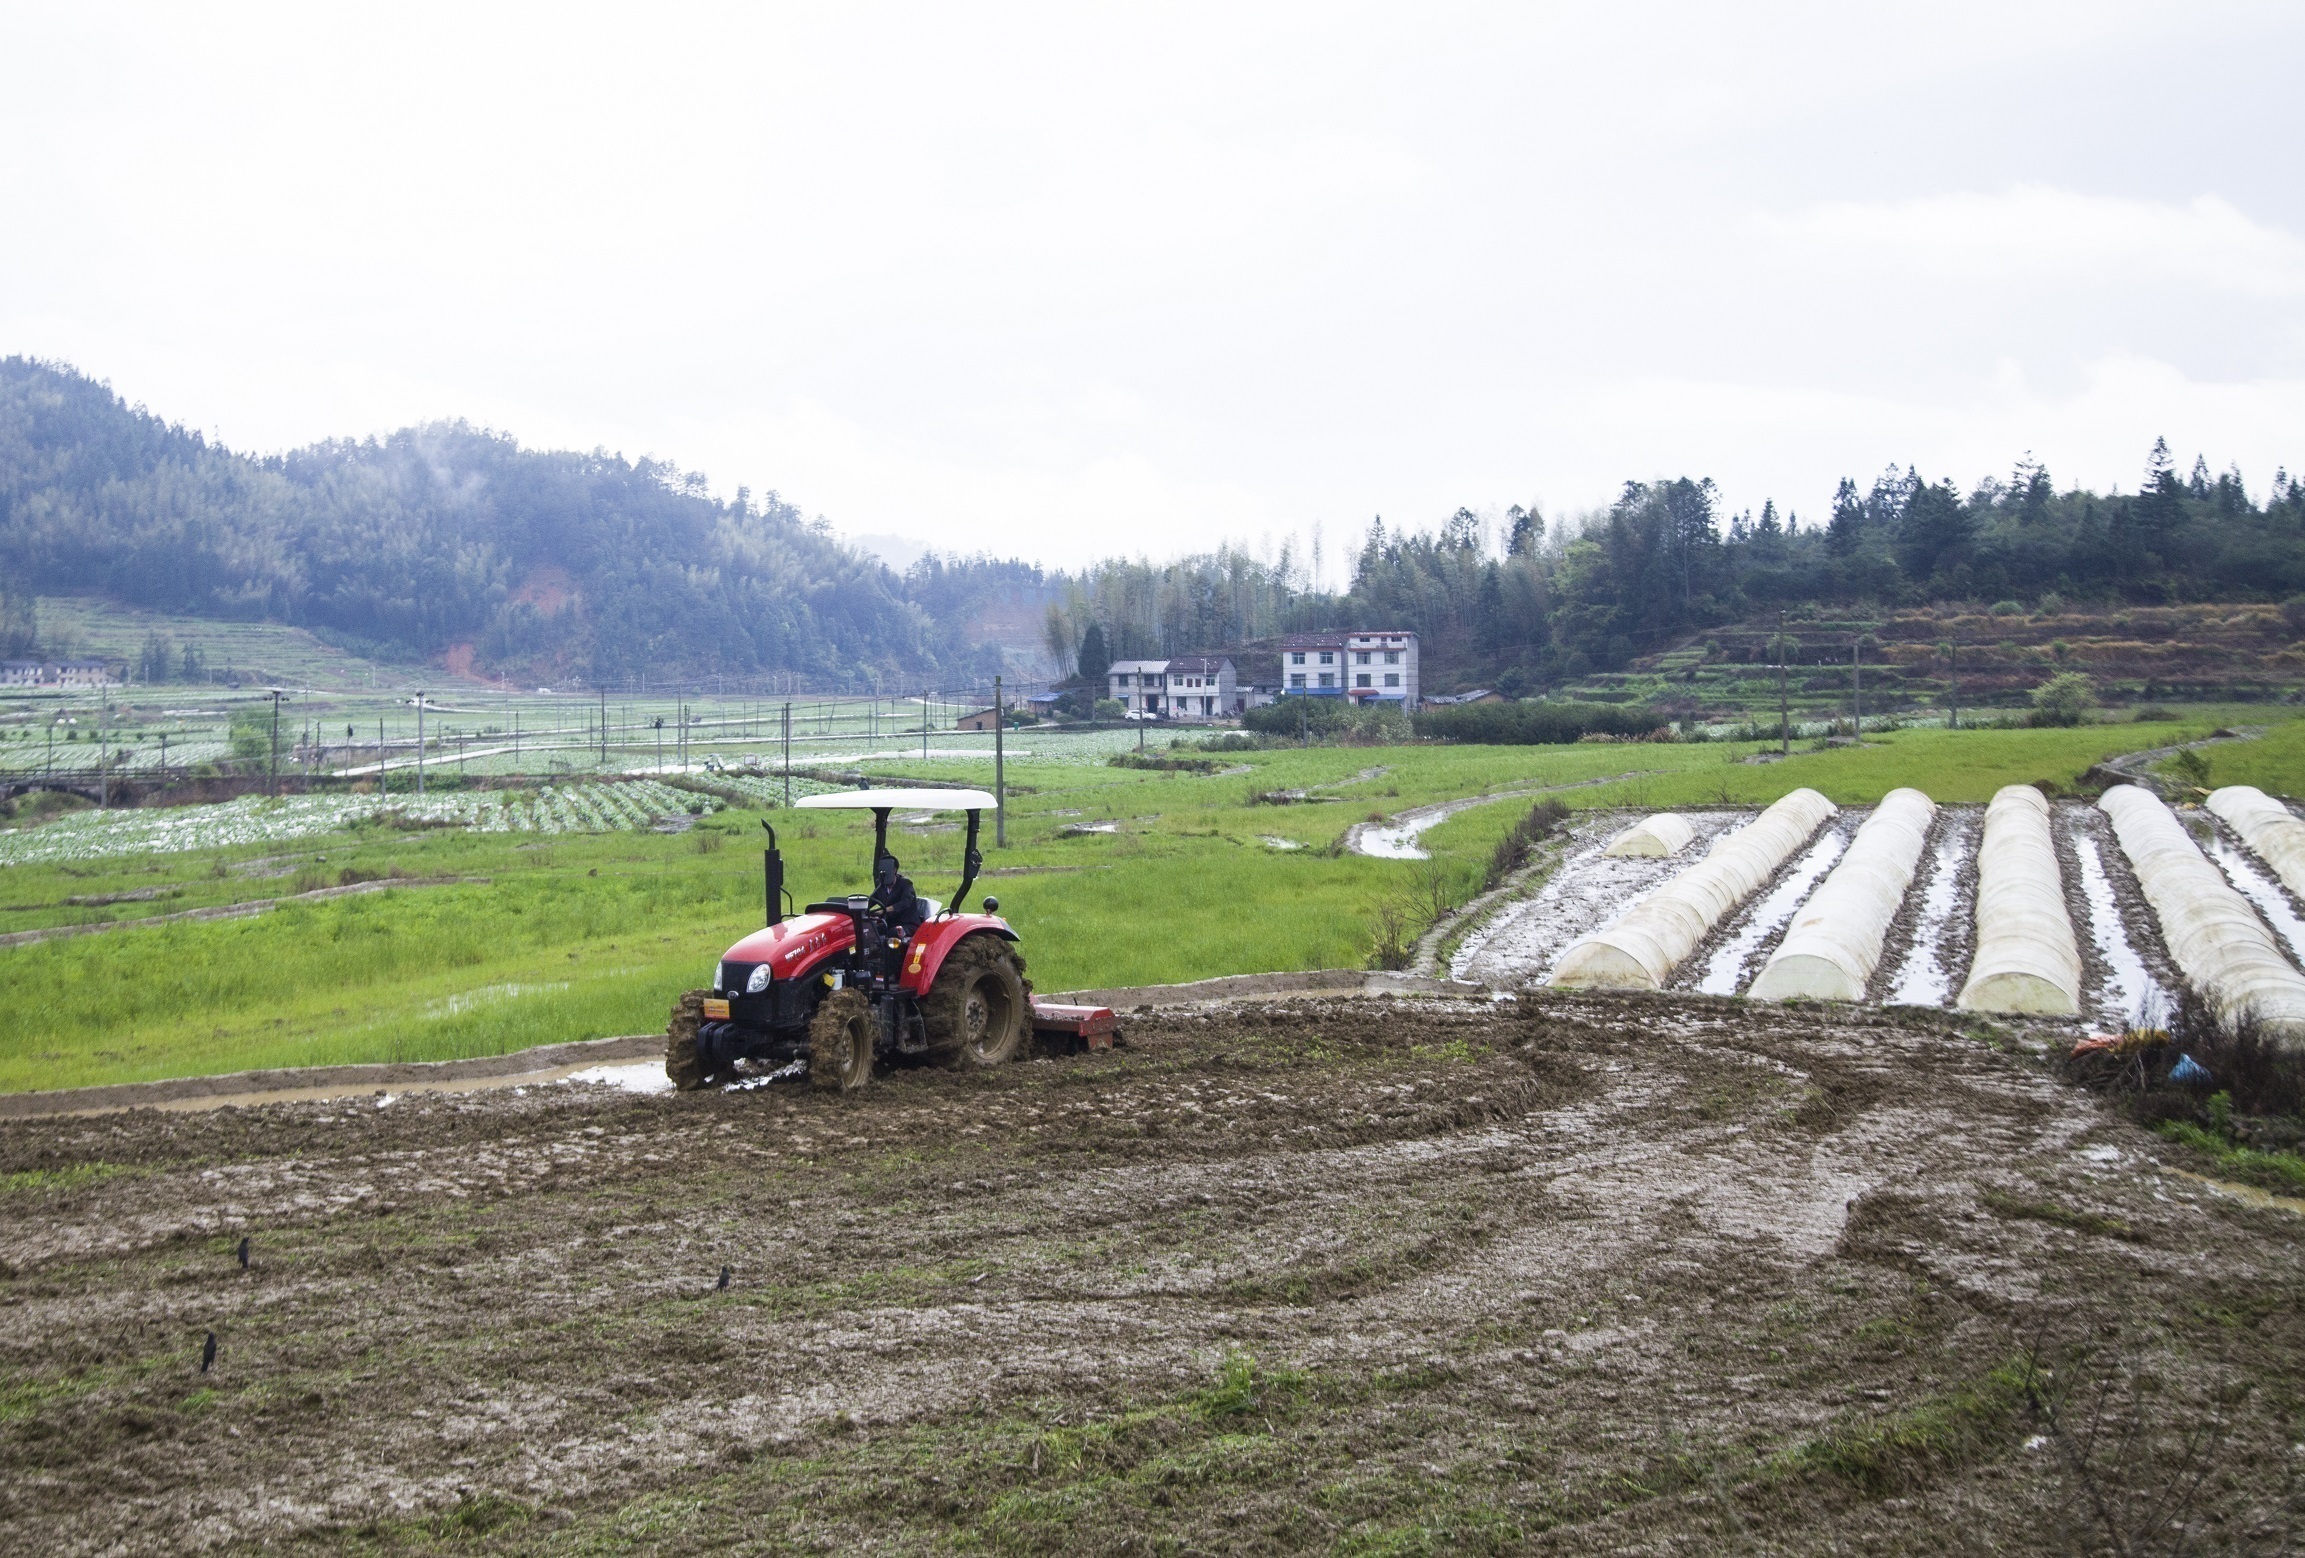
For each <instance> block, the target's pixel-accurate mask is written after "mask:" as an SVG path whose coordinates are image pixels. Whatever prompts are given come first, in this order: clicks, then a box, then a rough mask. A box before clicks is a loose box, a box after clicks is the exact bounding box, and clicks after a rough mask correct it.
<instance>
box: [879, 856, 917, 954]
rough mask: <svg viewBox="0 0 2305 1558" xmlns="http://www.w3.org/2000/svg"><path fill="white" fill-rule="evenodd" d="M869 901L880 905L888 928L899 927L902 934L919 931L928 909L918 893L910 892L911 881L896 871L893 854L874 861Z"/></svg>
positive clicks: (897, 867) (897, 868)
mask: <svg viewBox="0 0 2305 1558" xmlns="http://www.w3.org/2000/svg"><path fill="white" fill-rule="evenodd" d="M872 901H873V902H874V903H877V904H879V905H880V909H881V912H882V913H883V914H885V915H887V916H888V922H889V924H891V925H894V926H897V927H900V928H901V929H902V930H903V931H904V932H905V934H907V935H910V934H911V933H912V932H914V931H916V930H918V929H920V926H921V922H922V921H923V920H926V919H927V918H928V906H927V905H926V904H924V903H922V902H921V901H920V894H918V893H916V892H914V891H913V890H912V878H911V877H909V876H906V875H905V874H904V873H903V871H902V870H901V869H900V868H899V866H898V862H897V858H896V856H894V855H883V856H881V857H880V858H879V859H878V860H876V861H874V862H873V867H872Z"/></svg>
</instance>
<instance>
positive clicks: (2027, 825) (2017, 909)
mask: <svg viewBox="0 0 2305 1558" xmlns="http://www.w3.org/2000/svg"><path fill="white" fill-rule="evenodd" d="M1953 1004H1954V1005H1956V1006H1958V1007H1960V1008H1961V1009H1962V1010H1963V1011H1969V1012H2026V1013H2030V1014H2032V1015H2035V1016H2041V1017H2072V1016H2077V1015H2078V1014H2079V1013H2080V1010H2081V949H2080V947H2079V946H2078V945H2077V944H2076V943H2075V942H2074V940H2073V921H2072V918H2071V917H2070V916H2069V915H2067V914H2066V912H2065V879H2064V874H2063V873H2062V872H2061V871H2059V870H2058V868H2057V848H2056V845H2055V844H2053V843H2052V842H2051V841H2050V838H2049V801H2048V798H2047V797H2046V796H2044V795H2043V794H2042V793H2041V792H2040V791H2039V790H2036V789H2034V788H2033V787H2032V786H2031V785H2029V784H2012V785H2007V786H2005V787H2003V788H2002V789H2001V790H1999V791H1998V792H1996V793H1995V795H1994V796H1993V803H1992V804H1991V805H1990V806H1987V807H1986V808H1985V837H1984V841H1983V842H1982V843H1980V844H1979V845H1978V846H1977V955H1976V957H1975V959H1974V960H1973V961H1972V962H1971V963H1970V965H1969V982H1968V983H1967V984H1965V985H1963V986H1962V987H1961V995H1960V998H1959V999H1958V1000H1957V1001H1955V1002H1954V1003H1953Z"/></svg>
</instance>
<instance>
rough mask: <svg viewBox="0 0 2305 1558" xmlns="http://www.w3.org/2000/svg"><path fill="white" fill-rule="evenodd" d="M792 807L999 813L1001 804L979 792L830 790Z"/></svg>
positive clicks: (802, 800) (841, 809)
mask: <svg viewBox="0 0 2305 1558" xmlns="http://www.w3.org/2000/svg"><path fill="white" fill-rule="evenodd" d="M792 804H793V806H794V807H795V808H796V809H797V808H800V807H808V808H810V809H812V810H816V811H833V810H839V811H998V810H1000V802H999V801H997V800H995V799H993V797H992V796H990V795H988V794H987V793H985V792H984V791H982V790H833V791H829V792H827V793H826V794H823V795H804V796H802V797H801V798H800V799H799V800H797V801H794V802H793V803H792Z"/></svg>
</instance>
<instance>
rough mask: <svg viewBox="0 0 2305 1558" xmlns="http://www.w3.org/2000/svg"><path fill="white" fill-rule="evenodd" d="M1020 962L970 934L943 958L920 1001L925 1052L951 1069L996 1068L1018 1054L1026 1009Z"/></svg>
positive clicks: (1002, 947)
mask: <svg viewBox="0 0 2305 1558" xmlns="http://www.w3.org/2000/svg"><path fill="white" fill-rule="evenodd" d="M1030 988H1031V987H1030V986H1028V985H1027V984H1026V983H1025V981H1024V960H1023V959H1022V958H1020V957H1018V956H1017V955H1016V953H1014V952H1013V951H1011V950H1010V949H1009V945H1008V943H1007V942H1005V941H1003V940H1001V939H1000V938H999V937H998V936H992V935H976V936H971V937H969V938H968V939H967V940H965V941H963V942H962V943H961V944H960V945H959V946H957V947H955V948H953V949H952V951H951V952H950V953H948V954H947V955H946V956H945V960H944V966H943V967H942V968H940V969H938V970H937V972H936V983H935V984H933V985H931V986H930V987H929V992H928V998H927V999H926V1000H924V1001H922V1002H921V1017H922V1019H923V1020H924V1021H925V1022H926V1024H927V1026H928V1042H929V1047H930V1048H931V1049H932V1050H934V1051H935V1052H936V1054H937V1058H938V1059H940V1060H942V1061H943V1062H944V1063H945V1064H946V1065H948V1066H952V1067H955V1068H965V1067H969V1066H997V1065H1000V1064H1002V1063H1004V1062H1006V1061H1010V1060H1014V1059H1015V1058H1016V1057H1017V1056H1019V1055H1021V1054H1023V1053H1024V1050H1025V1046H1026V1045H1027V1044H1028V1043H1029V1042H1030V1041H1031V1038H1032V1007H1031V1006H1030V1004H1028V1003H1029V997H1028V995H1027V992H1028V991H1029V989H1030Z"/></svg>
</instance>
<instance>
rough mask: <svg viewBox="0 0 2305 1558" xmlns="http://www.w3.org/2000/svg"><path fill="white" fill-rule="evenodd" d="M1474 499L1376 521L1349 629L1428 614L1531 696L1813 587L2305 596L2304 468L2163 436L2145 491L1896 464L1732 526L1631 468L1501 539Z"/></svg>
mask: <svg viewBox="0 0 2305 1558" xmlns="http://www.w3.org/2000/svg"><path fill="white" fill-rule="evenodd" d="M1483 529H1484V527H1483V525H1482V523H1481V521H1480V520H1479V518H1478V517H1477V516H1475V515H1474V514H1472V513H1471V512H1470V511H1468V510H1462V509H1460V510H1459V511H1458V512H1457V513H1456V514H1455V515H1454V516H1453V517H1452V518H1451V519H1450V520H1449V521H1448V522H1447V523H1445V524H1443V525H1442V526H1441V527H1439V529H1438V530H1437V531H1433V532H1426V533H1417V534H1405V535H1404V534H1401V533H1398V532H1388V531H1387V530H1386V529H1385V527H1384V525H1383V524H1382V522H1381V521H1380V522H1378V523H1377V524H1374V525H1372V526H1371V527H1370V529H1369V534H1368V539H1367V542H1366V544H1365V545H1364V546H1363V548H1362V551H1361V556H1360V560H1359V564H1358V566H1357V568H1356V570H1355V573H1354V578H1353V585H1352V589H1351V591H1350V592H1349V593H1348V594H1347V595H1346V596H1345V597H1344V598H1343V599H1342V600H1341V601H1338V602H1336V603H1335V605H1334V607H1333V609H1332V611H1331V615H1332V616H1333V618H1334V620H1335V621H1336V622H1337V623H1338V624H1339V625H1342V624H1344V623H1346V622H1350V623H1351V624H1353V625H1354V626H1365V627H1404V628H1413V629H1415V630H1416V631H1417V632H1418V633H1419V634H1420V635H1421V636H1422V638H1423V640H1424V648H1425V654H1426V664H1427V665H1428V666H1429V667H1433V666H1437V667H1442V668H1447V667H1457V668H1468V669H1470V670H1472V671H1473V672H1474V674H1480V675H1489V674H1494V675H1496V676H1497V678H1498V681H1499V685H1500V686H1501V687H1502V689H1503V690H1505V691H1508V692H1516V691H1521V690H1525V688H1526V687H1529V686H1539V685H1544V684H1547V683H1551V682H1554V681H1558V680H1561V679H1564V678H1573V677H1577V676H1581V675H1585V674H1587V673H1589V672H1591V671H1595V670H1617V669H1621V668H1622V667H1623V666H1624V665H1625V664H1626V663H1627V662H1628V661H1629V660H1631V659H1632V658H1633V656H1635V655H1636V654H1639V653H1642V652H1645V651H1647V650H1650V649H1654V648H1656V647H1658V646H1659V645H1660V644H1662V643H1664V642H1666V641H1668V640H1670V639H1672V638H1674V637H1675V636H1677V635H1680V634H1684V633H1687V632H1689V631H1691V630H1694V629H1698V628H1704V627H1710V626H1714V625H1718V624H1721V623H1727V622H1733V621H1736V620H1738V619H1740V618H1745V617H1749V616H1752V615H1755V614H1757V613H1760V612H1764V611H1769V610H1773V609H1777V608H1780V607H1787V606H1791V605H1795V604H1798V603H1804V602H1819V603H1835V604H1844V605H1853V604H1856V603H1860V602H1864V603H1872V604H1875V605H1879V606H1893V605H1912V604H1918V603H1921V602H1926V601H1938V600H1954V601H1997V600H2001V599H2004V598H2017V597H2022V598H2024V599H2027V600H2036V601H2037V600H2040V599H2042V598H2045V597H2048V596H2052V595H2054V596H2061V597H2063V598H2064V599H2065V600H2067V601H2069V602H2073V603H2079V604H2085V603H2090V602H2097V603H2105V604H2114V603H2123V602H2126V603H2131V604H2138V605H2147V604H2167V603H2176V602H2183V601H2214V600H2255V601H2264V600H2283V599H2287V598H2290V597H2293V596H2295V595H2297V594H2298V593H2299V592H2301V591H2305V482H2298V481H2293V480H2292V479H2291V478H2290V477H2289V475H2288V473H2287V472H2286V471H2282V472H2278V473H2276V474H2275V476H2274V478H2273V482H2272V486H2271V490H2270V492H2269V493H2268V495H2267V498H2266V501H2265V502H2264V503H2263V505H2262V506H2260V505H2258V504H2257V503H2255V502H2253V501H2252V500H2251V498H2250V496H2249V493H2248V491H2247V489H2246V488H2245V487H2244V486H2243V484H2242V481H2241V479H2240V477H2239V476H2238V475H2237V474H2235V473H2233V472H2227V473H2226V474H2224V475H2221V476H2215V477H2212V476H2211V475H2210V474H2209V471H2208V467H2207V464H2206V462H2205V461H2202V460H2196V461H2195V462H2194V465H2193V469H2192V472H2191V474H2190V475H2189V476H2182V477H2181V476H2179V475H2178V474H2177V472H2176V470H2175V467H2174V462H2173V461H2172V460H2171V458H2170V455H2169V449H2168V445H2167V444H2166V443H2165V442H2158V441H2157V442H2156V443H2155V444H2154V447H2153V450H2152V453H2151V455H2150V457H2149V459H2148V462H2147V466H2146V473H2145V480H2144V482H2143V483H2142V484H2141V488H2140V490H2139V491H2138V492H2136V493H2135V494H2112V495H2100V494H2097V493H2093V492H2088V491H2085V490H2082V489H2079V488H2074V489H2069V490H2067V491H2065V492H2062V493H2060V492H2058V491H2057V490H2056V489H2055V488H2054V486H2053V485H2052V484H2051V482H2050V479H2049V473H2048V472H2047V471H2045V470H2043V469H2042V468H2041V467H2040V466H2039V465H2038V464H2036V463H2034V462H2032V461H2031V460H2027V461H2024V462H2022V463H2020V464H2019V465H2018V466H2017V468H2016V470H2015V472H2014V473H2013V474H2012V477H2011V479H2010V480H2008V481H2005V482H2004V481H2001V480H1998V479H1991V478H1989V479H1987V480H1985V481H1983V482H1981V483H1979V484H1978V485H1977V487H1976V488H1975V489H1973V490H1972V491H1970V492H1968V493H1966V494H1964V493H1962V492H1960V491H1959V490H1958V489H1956V488H1955V487H1954V486H1953V485H1952V484H1951V483H1950V482H1937V483H1929V482H1924V481H1922V480H1921V479H1920V478H1919V476H1918V475H1916V474H1915V473H1914V472H1913V471H1912V470H1910V469H1907V470H1905V471H1903V472H1898V471H1895V470H1891V471H1888V472H1885V473H1884V474H1883V475H1881V476H1880V477H1879V478H1877V479H1876V480H1875V481H1874V482H1873V483H1872V486H1871V488H1870V489H1869V490H1860V489H1859V488H1858V486H1857V484H1856V483H1855V482H1853V481H1849V480H1846V479H1844V480H1843V481H1842V482H1841V484H1840V489H1839V491H1838V492H1837V493H1836V494H1835V497H1834V500H1833V505H1832V510H1831V514H1830V516H1829V517H1828V518H1827V519H1826V521H1825V522H1824V523H1823V524H1810V525H1806V526H1804V525H1803V524H1802V523H1801V522H1800V520H1799V519H1798V518H1797V517H1795V516H1794V515H1792V514H1789V513H1788V514H1785V515H1782V516H1780V515H1779V513H1778V511H1777V507H1776V504H1775V503H1774V502H1769V503H1764V504H1763V505H1762V506H1761V511H1760V513H1759V514H1758V515H1757V516H1756V515H1754V514H1753V513H1752V512H1751V511H1750V510H1747V511H1745V512H1742V513H1739V514H1736V515H1733V516H1729V517H1728V518H1727V521H1726V523H1725V524H1724V523H1723V515H1722V513H1721V508H1720V501H1719V495H1718V493H1717V491H1716V490H1715V488H1714V486H1713V484H1712V483H1711V482H1710V481H1696V480H1690V479H1687V478H1680V479H1675V480H1671V481H1662V482H1656V483H1644V482H1628V483H1626V484H1625V487H1624V490H1623V491H1622V492H1621V493H1620V494H1619V495H1618V497H1617V500H1616V501H1615V502H1614V503H1612V504H1611V505H1610V506H1609V507H1608V509H1607V510H1606V511H1604V512H1602V513H1600V514H1597V515H1592V516H1588V517H1587V518H1586V520H1585V521H1584V522H1583V523H1581V524H1579V525H1575V526H1560V527H1556V528H1555V529H1554V530H1552V531H1551V532H1550V533H1548V531H1547V528H1546V525H1545V521H1544V520H1543V518H1542V517H1541V516H1539V515H1538V514H1537V513H1535V512H1534V511H1532V510H1524V509H1519V508H1515V509H1512V510H1510V511H1509V512H1508V514H1507V516H1506V524H1505V527H1504V533H1503V535H1502V536H1501V537H1500V538H1499V539H1498V541H1497V543H1496V544H1494V545H1491V544H1489V543H1488V542H1487V541H1486V540H1485V538H1484V535H1483Z"/></svg>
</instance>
